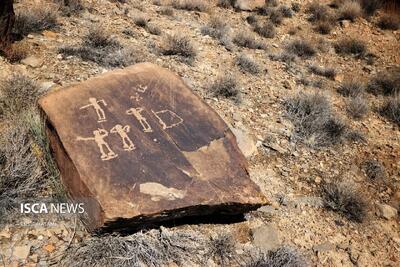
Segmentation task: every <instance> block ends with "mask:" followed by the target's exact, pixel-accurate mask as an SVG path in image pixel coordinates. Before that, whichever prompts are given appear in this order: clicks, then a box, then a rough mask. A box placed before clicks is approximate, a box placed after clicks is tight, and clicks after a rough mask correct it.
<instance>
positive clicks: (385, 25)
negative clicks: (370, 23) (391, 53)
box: [378, 14, 400, 31]
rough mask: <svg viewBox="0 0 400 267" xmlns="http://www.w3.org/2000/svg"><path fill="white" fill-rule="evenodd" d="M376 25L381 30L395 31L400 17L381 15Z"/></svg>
mask: <svg viewBox="0 0 400 267" xmlns="http://www.w3.org/2000/svg"><path fill="white" fill-rule="evenodd" d="M378 27H379V28H381V29H383V30H392V31H396V30H398V29H399V28H400V19H399V18H398V17H395V16H394V15H389V14H386V15H383V16H382V17H381V18H380V19H379V21H378Z"/></svg>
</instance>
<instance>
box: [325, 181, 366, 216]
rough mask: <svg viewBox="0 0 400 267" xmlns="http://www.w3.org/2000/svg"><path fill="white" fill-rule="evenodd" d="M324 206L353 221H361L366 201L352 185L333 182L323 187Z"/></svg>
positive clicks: (364, 212) (364, 213) (364, 214)
mask: <svg viewBox="0 0 400 267" xmlns="http://www.w3.org/2000/svg"><path fill="white" fill-rule="evenodd" d="M323 197H324V203H325V207H326V208H328V209H330V210H333V211H336V212H338V213H340V214H342V215H343V216H345V217H346V218H347V219H349V220H351V221H354V222H358V223H360V222H363V221H364V219H365V218H366V216H367V206H368V205H367V201H366V200H365V199H364V197H363V194H362V193H361V192H359V191H358V190H357V189H355V188H354V186H353V185H351V184H348V183H344V182H334V183H330V184H326V185H325V186H324V187H323Z"/></svg>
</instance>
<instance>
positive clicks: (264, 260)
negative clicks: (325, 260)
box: [246, 246, 309, 267]
mask: <svg viewBox="0 0 400 267" xmlns="http://www.w3.org/2000/svg"><path fill="white" fill-rule="evenodd" d="M307 266H309V265H308V263H307V261H306V260H305V258H304V256H303V255H302V254H301V253H300V252H298V251H297V250H296V249H294V248H291V247H287V246H284V247H280V248H278V249H276V250H273V251H269V252H266V253H262V254H261V255H259V256H258V257H256V258H255V259H253V261H252V262H250V263H249V264H247V265H246V267H307Z"/></svg>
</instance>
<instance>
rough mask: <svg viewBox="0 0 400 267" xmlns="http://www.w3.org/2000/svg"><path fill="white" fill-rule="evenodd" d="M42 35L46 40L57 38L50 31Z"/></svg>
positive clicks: (55, 34)
mask: <svg viewBox="0 0 400 267" xmlns="http://www.w3.org/2000/svg"><path fill="white" fill-rule="evenodd" d="M42 35H43V36H44V37H47V38H57V33H55V32H52V31H43V32H42Z"/></svg>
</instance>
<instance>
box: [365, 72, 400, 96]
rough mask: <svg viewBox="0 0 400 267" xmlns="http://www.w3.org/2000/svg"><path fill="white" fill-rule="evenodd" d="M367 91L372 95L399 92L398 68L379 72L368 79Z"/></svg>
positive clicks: (399, 75)
mask: <svg viewBox="0 0 400 267" xmlns="http://www.w3.org/2000/svg"><path fill="white" fill-rule="evenodd" d="M367 91H368V92H369V93H372V94H374V95H398V94H400V69H393V70H389V71H387V72H379V73H378V74H377V75H376V76H375V77H374V78H372V79H371V80H370V81H369V83H368V86H367Z"/></svg>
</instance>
